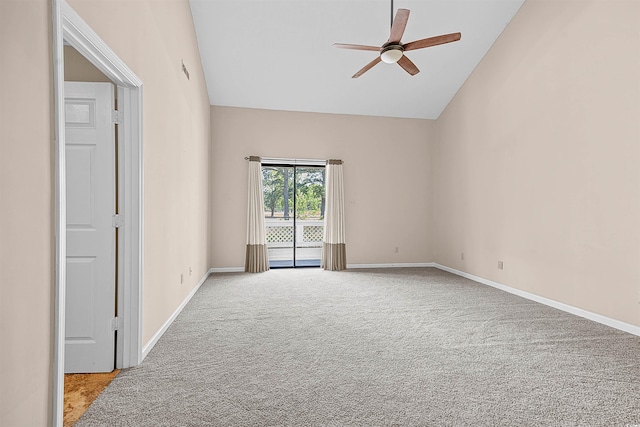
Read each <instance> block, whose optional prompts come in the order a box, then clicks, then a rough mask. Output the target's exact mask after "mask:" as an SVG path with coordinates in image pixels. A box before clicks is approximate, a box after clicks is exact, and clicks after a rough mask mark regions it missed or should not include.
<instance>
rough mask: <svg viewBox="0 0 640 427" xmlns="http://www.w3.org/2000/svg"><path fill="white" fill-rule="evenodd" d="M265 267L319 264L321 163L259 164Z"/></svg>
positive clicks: (322, 175) (322, 225)
mask: <svg viewBox="0 0 640 427" xmlns="http://www.w3.org/2000/svg"><path fill="white" fill-rule="evenodd" d="M262 180H263V187H264V214H265V227H266V229H267V230H266V231H267V248H268V252H269V266H270V267H271V268H278V267H319V266H320V257H321V253H322V235H323V232H324V204H325V188H324V166H304V165H275V164H273V165H272V164H269V165H267V164H263V165H262Z"/></svg>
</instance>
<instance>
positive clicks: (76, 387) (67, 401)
mask: <svg viewBox="0 0 640 427" xmlns="http://www.w3.org/2000/svg"><path fill="white" fill-rule="evenodd" d="M119 372H120V369H116V370H115V371H113V372H109V373H106V374H65V376H64V427H71V426H73V425H74V424H75V422H76V421H78V419H79V418H80V417H81V416H82V414H84V412H85V411H86V410H87V408H88V407H89V406H90V405H91V404H92V403H93V401H94V400H96V398H97V397H98V396H99V395H100V393H102V390H104V389H105V387H107V386H108V385H109V383H110V382H111V381H112V380H113V379H114V378H115V377H116V375H118V373H119Z"/></svg>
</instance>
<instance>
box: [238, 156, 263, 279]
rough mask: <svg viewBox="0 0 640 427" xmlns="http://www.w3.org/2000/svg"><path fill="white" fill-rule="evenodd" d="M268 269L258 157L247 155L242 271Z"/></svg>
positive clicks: (251, 271) (258, 271)
mask: <svg viewBox="0 0 640 427" xmlns="http://www.w3.org/2000/svg"><path fill="white" fill-rule="evenodd" d="M267 270H269V255H268V253H267V233H266V230H265V226H264V195H263V194H262V166H261V164H260V157H257V156H251V157H249V200H248V204H247V252H246V258H245V263H244V271H246V272H248V273H260V272H263V271H267Z"/></svg>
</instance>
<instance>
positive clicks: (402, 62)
mask: <svg viewBox="0 0 640 427" xmlns="http://www.w3.org/2000/svg"><path fill="white" fill-rule="evenodd" d="M398 65H399V66H401V67H402V68H404V70H405V71H406V72H407V73H409V74H411V75H412V76H415V75H416V74H418V73H419V72H420V70H418V67H416V64H414V63H413V62H411V60H410V59H409V58H407V57H406V56H404V55H402V58H400V59H398Z"/></svg>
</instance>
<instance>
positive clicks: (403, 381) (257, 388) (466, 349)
mask: <svg viewBox="0 0 640 427" xmlns="http://www.w3.org/2000/svg"><path fill="white" fill-rule="evenodd" d="M638 424H640V338H639V337H636V336H633V335H630V334H626V333H624V332H620V331H617V330H615V329H611V328H608V327H606V326H603V325H600V324H597V323H594V322H591V321H588V320H585V319H582V318H580V317H576V316H572V315H569V314H566V313H564V312H561V311H558V310H555V309H552V308H549V307H546V306H543V305H540V304H536V303H533V302H530V301H528V300H525V299H521V298H519V297H516V296H513V295H511V294H508V293H504V292H501V291H498V290H496V289H493V288H490V287H487V286H484V285H479V284H476V283H474V282H471V281H469V280H466V279H462V278H460V277H457V276H455V275H452V274H449V273H446V272H442V271H439V270H436V269H432V268H416V269H380V270H353V271H346V272H325V271H322V270H319V269H301V270H271V271H269V272H267V273H261V274H215V275H213V276H211V277H210V278H209V279H208V280H207V282H206V283H205V284H204V285H203V286H202V288H201V289H200V291H199V292H198V293H197V294H196V295H195V296H194V298H193V299H192V301H191V302H190V303H189V304H188V305H187V307H186V308H185V310H184V311H183V312H182V313H181V315H180V316H179V317H178V318H177V319H176V321H175V322H174V324H173V325H172V326H171V328H170V329H169V330H168V331H167V332H166V333H165V334H164V336H163V337H162V338H161V340H160V341H159V342H158V344H157V345H156V346H155V348H154V349H153V350H152V351H151V353H150V354H149V356H148V357H147V358H146V359H145V361H144V362H143V364H142V365H141V366H139V367H136V368H132V369H128V370H123V371H122V372H121V373H120V375H118V376H117V377H116V378H115V380H114V381H113V382H112V383H111V384H110V385H109V386H108V387H107V389H106V390H105V391H104V392H103V393H102V394H101V395H100V397H99V398H98V399H97V400H96V402H95V403H94V404H93V405H92V406H91V407H90V408H89V410H88V411H87V412H86V413H85V414H84V415H83V416H82V417H81V419H80V420H79V422H78V423H77V424H76V425H77V426H104V425H109V426H276V425H278V426H281V425H285V426H287V425H288V426H412V425H421V426H424V425H426V426H440V425H456V426H460V425H465V426H466V425H474V426H499V425H504V426H513V425H526V426H558V425H562V426H565V425H580V426H625V425H638Z"/></svg>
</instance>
